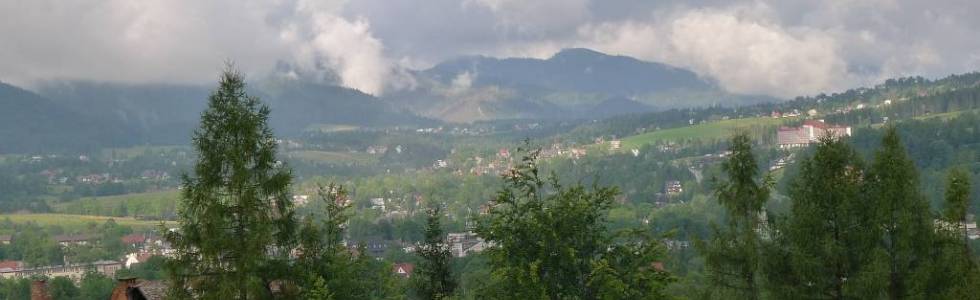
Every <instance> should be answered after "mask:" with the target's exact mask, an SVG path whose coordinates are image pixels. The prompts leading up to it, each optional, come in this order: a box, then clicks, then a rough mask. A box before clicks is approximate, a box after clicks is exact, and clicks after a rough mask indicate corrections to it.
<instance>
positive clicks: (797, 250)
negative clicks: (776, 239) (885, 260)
mask: <svg viewBox="0 0 980 300" xmlns="http://www.w3.org/2000/svg"><path fill="white" fill-rule="evenodd" d="M799 164H800V172H799V175H798V176H797V177H796V178H794V179H792V183H791V186H790V191H789V196H790V198H792V201H793V203H792V209H791V211H790V215H789V217H788V219H787V220H786V224H785V226H781V228H780V230H781V231H782V237H783V239H782V240H781V241H780V242H784V243H785V244H783V245H782V246H783V248H784V249H785V251H786V252H785V253H786V254H787V255H788V259H787V260H785V261H782V262H781V263H786V264H788V265H789V266H788V267H789V269H790V272H789V274H787V273H780V274H769V275H770V276H768V277H769V278H770V282H773V283H781V284H776V285H775V286H773V289H774V292H773V293H774V294H777V295H782V296H784V297H796V298H799V297H803V298H813V299H844V298H849V297H854V296H856V295H851V294H849V292H850V291H852V290H855V289H863V288H865V287H858V286H853V285H854V283H855V282H861V281H860V280H854V279H855V277H857V276H859V275H860V274H861V273H860V271H861V267H862V265H863V263H864V261H865V254H866V253H868V251H869V250H871V249H872V248H873V247H874V245H875V243H874V241H875V236H873V235H869V234H868V233H869V231H868V230H867V228H869V227H870V226H872V224H869V222H868V220H869V219H870V218H871V217H872V216H870V215H869V214H868V213H867V212H868V207H867V202H865V201H864V198H863V197H862V194H861V190H862V183H863V176H864V166H863V165H862V163H861V160H860V158H859V157H858V155H857V153H856V152H855V151H854V150H853V149H852V148H851V147H850V146H848V145H847V143H845V142H844V141H843V140H841V139H837V138H832V137H824V138H823V139H821V141H820V143H819V144H818V145H817V147H816V150H815V152H814V153H813V155H812V156H811V157H807V158H804V159H803V160H801V161H800V162H799ZM849 285H851V286H849ZM794 293H795V294H794Z"/></svg>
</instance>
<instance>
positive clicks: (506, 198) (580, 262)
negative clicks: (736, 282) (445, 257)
mask: <svg viewBox="0 0 980 300" xmlns="http://www.w3.org/2000/svg"><path fill="white" fill-rule="evenodd" d="M521 152H524V153H526V154H527V155H526V156H524V157H523V159H522V160H521V162H520V164H519V165H518V166H516V168H514V169H512V170H511V172H510V173H509V174H507V175H505V177H504V179H505V181H506V184H505V186H504V187H503V188H501V189H500V191H499V192H498V195H497V198H496V199H495V200H494V201H493V203H492V205H493V208H492V209H491V210H490V213H489V214H488V215H487V216H485V217H483V218H481V219H479V223H478V226H477V229H476V232H477V233H478V234H479V235H480V236H481V237H483V238H484V239H486V240H487V242H488V243H492V245H493V247H491V248H490V249H488V250H487V255H488V256H489V258H490V261H489V265H490V267H491V272H492V273H491V274H492V277H491V280H492V281H493V283H492V285H491V286H489V287H487V289H486V290H485V293H486V294H484V295H481V297H485V298H504V299H518V298H529V299H541V298H549V299H600V298H607V297H615V295H618V296H623V295H630V296H641V295H642V297H660V296H662V292H663V287H664V285H666V283H667V282H669V280H670V278H669V276H667V275H666V274H661V273H660V271H658V270H656V269H655V268H654V267H653V263H654V262H655V261H657V260H659V259H661V258H660V255H661V254H662V252H661V251H662V250H661V249H660V248H659V243H658V242H657V241H656V240H654V239H651V238H649V237H648V236H643V235H635V234H631V235H623V236H614V235H612V234H610V233H609V232H608V230H607V229H606V221H605V216H606V214H607V212H608V210H609V209H610V207H612V204H613V199H614V198H615V196H616V194H617V191H616V189H615V188H610V187H598V186H596V187H593V189H591V190H588V189H586V188H585V187H583V186H582V185H573V186H570V187H565V186H563V185H561V184H559V183H558V179H557V177H556V176H555V175H554V174H552V176H551V177H550V178H549V180H548V181H547V182H545V181H544V180H543V179H542V178H541V177H540V176H539V171H538V168H537V166H536V158H537V153H538V151H529V152H528V151H526V150H522V151H521Z"/></svg>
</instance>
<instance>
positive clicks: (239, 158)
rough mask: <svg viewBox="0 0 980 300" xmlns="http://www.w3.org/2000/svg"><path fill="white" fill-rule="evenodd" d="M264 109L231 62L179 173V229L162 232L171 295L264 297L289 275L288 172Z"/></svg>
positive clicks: (290, 216)
mask: <svg viewBox="0 0 980 300" xmlns="http://www.w3.org/2000/svg"><path fill="white" fill-rule="evenodd" d="M268 118H269V109H268V107H266V106H265V105H263V104H262V103H261V102H259V99H258V98H256V97H253V96H249V95H248V94H247V93H246V91H245V79H244V77H243V76H242V75H241V74H240V73H238V72H236V71H234V70H232V69H231V67H229V68H228V69H226V70H225V71H224V72H223V73H222V75H221V78H220V81H219V85H218V88H217V89H216V90H215V91H214V92H212V93H211V95H210V97H209V98H208V107H207V109H206V110H205V111H204V112H203V113H202V114H201V125H200V128H199V129H197V130H196V131H195V132H194V137H193V145H194V148H195V149H196V150H197V153H198V161H197V164H196V166H195V167H194V175H193V176H191V175H188V174H184V175H183V176H182V177H181V182H182V187H183V193H182V194H181V205H180V210H179V212H178V217H179V222H180V227H179V228H178V229H177V230H175V231H169V232H167V234H166V238H167V240H168V241H169V242H170V243H171V245H172V246H173V247H174V249H175V250H176V252H175V254H176V255H175V257H174V258H173V259H172V260H171V261H170V262H169V263H168V264H167V266H168V268H169V271H170V272H169V273H170V275H171V278H170V282H171V286H172V290H171V296H174V297H176V298H190V297H191V294H192V293H193V296H194V297H195V298H199V299H242V300H244V299H268V298H270V297H272V295H271V292H270V284H271V283H272V282H273V281H274V280H279V279H281V278H283V277H285V276H286V275H287V274H286V273H287V272H286V270H285V267H286V265H287V264H286V260H287V258H288V257H287V255H288V252H289V251H288V249H291V248H292V240H293V231H294V227H295V220H294V218H293V211H292V202H291V201H290V199H289V185H290V181H291V179H292V176H291V174H290V171H289V170H288V169H287V168H285V167H284V166H282V164H281V163H280V162H278V161H277V160H276V139H275V137H274V136H273V135H272V131H271V130H270V129H269V127H268V125H267V121H268Z"/></svg>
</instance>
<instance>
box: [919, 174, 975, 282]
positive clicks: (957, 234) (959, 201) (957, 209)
mask: <svg viewBox="0 0 980 300" xmlns="http://www.w3.org/2000/svg"><path fill="white" fill-rule="evenodd" d="M969 203H970V177H969V174H968V173H966V172H964V171H962V170H960V169H953V170H951V171H950V173H949V176H948V178H947V182H946V207H945V209H944V210H943V215H942V218H941V219H940V220H941V222H937V224H939V226H938V227H937V228H936V232H937V235H936V239H935V241H934V249H933V250H932V251H933V252H932V255H931V261H930V262H931V265H930V266H928V267H929V271H928V273H927V275H928V276H929V278H928V279H927V280H925V284H924V293H925V294H926V295H933V296H935V297H936V298H942V299H980V294H978V293H976V292H975V291H974V287H975V284H976V282H977V281H978V280H980V274H978V268H977V266H976V263H975V262H974V259H973V254H972V252H971V251H970V246H969V243H970V240H969V236H968V234H967V232H966V226H965V224H966V221H967V220H966V218H967V210H968V209H969Z"/></svg>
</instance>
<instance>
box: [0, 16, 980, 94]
mask: <svg viewBox="0 0 980 300" xmlns="http://www.w3.org/2000/svg"><path fill="white" fill-rule="evenodd" d="M0 11H2V12H3V14H5V15H4V16H3V18H2V20H0V32H2V34H3V36H4V43H3V44H2V45H0V79H2V80H6V81H13V82H15V83H24V84H29V83H31V82H33V81H36V80H43V79H48V78H87V79H96V80H113V81H171V82H174V81H176V82H202V81H206V80H211V79H212V77H213V76H214V73H215V70H216V69H218V68H220V65H221V62H222V61H223V60H225V59H226V58H231V59H234V60H236V61H237V62H238V63H239V64H240V65H241V66H242V67H243V68H245V69H246V71H248V72H250V73H253V74H263V73H268V72H272V70H273V69H274V67H275V65H276V63H277V62H280V61H285V62H288V63H290V64H291V65H294V66H296V67H297V68H300V69H308V70H317V69H322V68H328V69H330V71H331V72H333V73H335V74H337V75H338V77H339V78H340V81H341V82H340V83H342V84H344V85H346V86H351V87H355V88H359V89H361V90H364V91H367V92H371V93H375V94H377V93H382V92H384V90H386V89H397V88H404V87H409V86H411V82H412V80H411V78H406V75H405V73H404V72H400V71H399V70H400V69H402V68H406V67H407V68H421V67H427V66H429V65H432V64H434V63H437V62H439V61H442V60H445V59H448V58H452V57H456V56H460V55H473V54H483V55H491V56H527V57H548V56H550V55H552V54H553V53H554V52H556V51H558V50H560V49H561V48H566V47H590V48H595V49H597V50H600V51H605V52H611V53H615V54H624V55H631V56H636V57H639V58H642V59H647V60H654V61H660V62H665V63H668V64H672V65H676V66H679V67H685V68H689V69H692V70H694V71H695V72H698V73H699V74H702V75H703V76H710V77H714V78H717V79H718V80H719V81H720V82H721V84H722V85H723V86H724V87H725V88H727V89H729V90H732V91H735V92H744V93H763V94H770V95H775V96H783V97H790V96H794V95H798V94H812V93H818V92H823V91H835V90H840V89H844V88H848V87H854V86H860V85H867V84H872V83H875V82H877V81H879V80H882V79H884V78H889V77H895V76H903V75H924V76H930V77H935V76H942V75H946V74H950V73H958V72H966V71H972V70H977V69H978V68H980V51H978V49H980V40H978V39H976V38H975V36H976V33H977V32H978V29H980V18H975V17H973V16H971V13H974V12H977V11H980V2H976V1H959V2H953V1H942V2H940V1H890V0H871V1H843V0H840V1H837V0H835V1H803V0H788V1H787V0H781V1H710V0H705V1H693V2H692V1H641V0H605V1H598V0H538V1H528V0H426V1H420V0H356V1H306V0H288V1H285V0H284V1H271V2H270V1H231V0H219V1H164V0H156V1H154V0H150V1H121V0H118V1H117V0H106V1H79V2H64V1H49V0H41V1H14V0H0Z"/></svg>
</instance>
